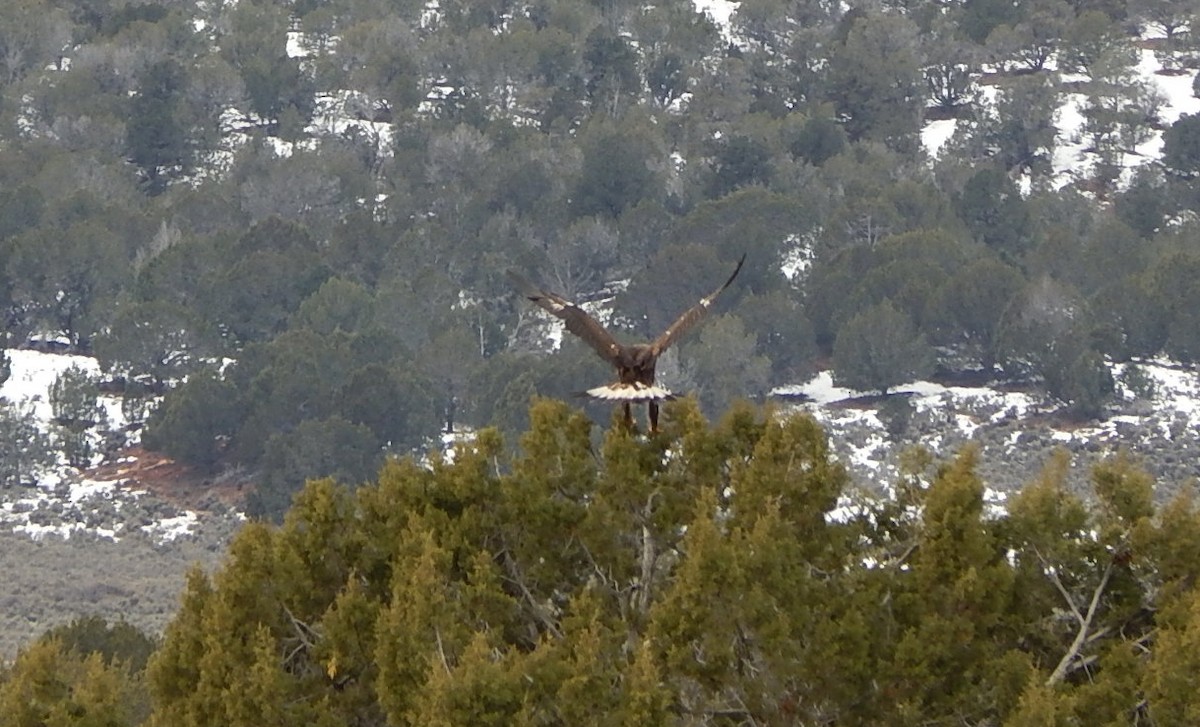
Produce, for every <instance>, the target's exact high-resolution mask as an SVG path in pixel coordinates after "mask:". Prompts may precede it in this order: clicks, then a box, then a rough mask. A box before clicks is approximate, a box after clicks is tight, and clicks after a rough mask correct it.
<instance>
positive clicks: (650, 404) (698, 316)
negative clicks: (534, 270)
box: [508, 255, 746, 433]
mask: <svg viewBox="0 0 1200 727" xmlns="http://www.w3.org/2000/svg"><path fill="white" fill-rule="evenodd" d="M745 261H746V256H745V255H742V257H741V259H740V260H738V263H737V267H736V268H734V269H733V274H732V275H730V276H729V279H728V280H726V281H725V282H724V283H722V284H721V286H720V287H719V288H717V289H716V290H714V291H713V292H711V293H709V294H708V295H706V296H704V297H703V298H701V299H700V302H699V303H697V304H696V305H694V306H692V307H691V308H689V309H688V310H686V311H685V312H684V313H683V315H681V316H679V318H677V319H675V322H674V323H672V324H671V325H670V326H668V327H667V330H665V331H663V332H662V333H661V334H660V335H659V336H658V338H655V339H654V340H653V341H651V342H650V343H637V344H632V345H628V346H627V345H624V344H621V343H618V342H617V340H616V339H615V338H613V336H612V334H611V333H609V332H608V330H607V329H605V328H604V326H602V325H600V323H599V321H597V320H596V319H595V318H592V317H591V316H590V315H588V314H587V313H586V312H585V311H584V310H583V309H582V308H580V307H579V306H577V305H575V304H574V303H572V302H571V301H569V300H567V299H566V298H564V297H562V296H561V295H559V294H557V293H551V292H549V291H546V290H542V289H540V288H538V287H537V286H534V285H532V284H531V283H530V282H529V281H528V280H526V279H525V278H523V277H521V276H520V275H518V274H517V273H515V272H513V271H511V270H510V271H509V272H508V277H509V278H510V279H511V280H512V281H513V283H514V284H515V285H516V286H517V288H518V289H520V290H521V293H522V294H523V295H524V296H525V297H526V298H528V299H529V300H530V301H532V302H533V303H534V305H536V306H538V307H539V308H541V309H542V310H544V311H546V312H547V313H549V314H550V315H552V316H554V317H555V318H559V319H562V321H563V323H565V324H566V327H567V330H568V331H570V332H571V333H574V334H575V335H576V336H579V337H580V338H582V339H583V340H584V341H585V342H586V343H587V344H588V345H589V346H591V347H592V348H593V349H594V350H595V351H596V353H598V354H600V358H602V359H604V360H605V361H607V362H609V363H610V364H612V366H613V367H614V368H616V370H617V380H616V381H614V382H613V383H611V384H607V385H605V386H597V387H595V388H593V389H588V390H587V391H586V392H585V393H586V394H587V396H590V397H592V398H594V399H600V400H603V401H614V402H621V403H622V405H623V406H624V408H625V425H626V426H628V427H630V428H632V427H633V413H632V412H631V410H630V407H631V405H632V404H636V403H641V402H645V403H646V405H647V409H648V414H649V419H650V432H651V433H654V432H657V431H658V404H659V402H660V401H666V400H669V399H673V398H675V395H674V394H672V393H671V392H670V391H668V390H667V389H665V388H663V387H661V386H659V385H658V384H656V383H655V382H654V367H655V365H656V364H657V363H658V357H659V356H661V355H662V353H663V351H666V350H667V348H669V347H670V346H671V344H673V343H675V342H676V341H678V340H679V339H680V338H682V337H683V335H684V334H685V333H687V332H688V331H689V330H691V329H692V328H693V327H694V326H695V325H696V324H697V323H699V322H700V321H701V320H703V318H704V316H705V315H707V314H708V310H709V308H711V307H712V304H713V301H714V300H716V299H717V296H718V295H720V294H721V292H722V291H724V290H725V289H726V288H728V287H729V285H730V283H732V282H733V279H734V278H736V277H737V275H738V273H739V272H741V270H742V263H744V262H745Z"/></svg>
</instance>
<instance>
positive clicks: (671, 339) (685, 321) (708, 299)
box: [650, 253, 746, 356]
mask: <svg viewBox="0 0 1200 727" xmlns="http://www.w3.org/2000/svg"><path fill="white" fill-rule="evenodd" d="M744 262H746V255H745V254H744V253H743V254H742V257H741V259H740V260H738V264H737V267H736V268H734V269H733V274H732V275H730V276H729V279H728V280H726V281H725V282H724V284H722V285H721V287H719V288H717V289H716V290H714V291H713V292H711V293H709V294H708V295H706V296H705V297H703V298H701V299H700V302H699V303H697V304H696V305H694V306H692V307H691V308H689V309H687V310H686V311H684V313H683V315H681V316H679V318H676V319H675V322H674V323H672V324H671V325H670V327H669V328H667V330H665V331H663V332H662V334H661V335H660V336H659V337H658V338H656V339H654V342H653V343H651V344H650V350H651V351H652V352H653V354H654V355H655V356H658V355H660V354H661V353H662V352H663V351H665V350H667V349H668V348H669V347H670V346H671V344H673V343H675V342H676V341H678V340H679V339H680V338H682V337H683V335H684V334H685V333H687V332H688V331H689V330H691V329H692V327H693V326H695V325H696V324H697V323H699V322H700V321H701V320H703V319H704V317H705V316H706V315H708V309H709V308H710V307H712V304H713V301H714V300H716V299H717V296H718V295H720V294H721V293H722V292H723V291H724V290H725V289H726V288H728V287H729V285H730V283H732V282H733V279H734V278H736V277H737V275H738V273H740V272H741V271H742V263H744Z"/></svg>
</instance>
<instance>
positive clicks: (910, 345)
mask: <svg viewBox="0 0 1200 727" xmlns="http://www.w3.org/2000/svg"><path fill="white" fill-rule="evenodd" d="M833 367H834V371H835V375H836V376H837V380H838V382H839V383H841V384H843V385H845V386H849V387H851V388H854V389H859V390H863V391H871V390H878V391H881V392H883V393H885V394H886V393H887V390H888V389H890V388H892V387H893V386H896V385H898V384H904V383H907V382H909V381H913V380H916V379H919V378H921V377H923V376H926V375H927V374H929V373H930V372H931V371H932V370H933V353H932V351H931V349H930V347H929V344H928V343H927V342H926V340H925V338H924V336H922V335H920V334H919V333H917V330H916V327H915V326H914V325H913V322H912V319H911V318H909V316H908V315H907V314H905V313H904V312H902V311H900V310H897V309H896V307H895V306H894V305H892V302H891V301H890V300H887V299H885V300H884V301H883V302H882V303H880V304H879V305H876V306H872V307H870V308H867V309H866V310H864V311H863V312H862V313H860V314H858V315H856V316H854V317H853V318H851V319H850V321H849V322H847V323H846V325H844V326H843V327H842V329H841V330H840V331H838V335H837V340H836V341H835V342H834V344H833Z"/></svg>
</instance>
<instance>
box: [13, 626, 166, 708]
mask: <svg viewBox="0 0 1200 727" xmlns="http://www.w3.org/2000/svg"><path fill="white" fill-rule="evenodd" d="M138 691H140V684H139V683H138V680H137V679H136V678H135V677H134V676H133V675H131V674H130V672H129V671H128V670H127V668H126V667H123V666H121V665H118V664H106V663H105V661H104V658H103V656H102V655H101V654H99V653H98V652H94V653H92V654H91V655H90V656H82V655H80V654H78V653H75V652H73V651H71V650H69V649H68V648H67V647H65V646H64V645H63V643H62V642H61V641H59V640H58V639H56V638H46V639H42V640H39V641H37V642H35V643H34V644H33V645H31V646H30V647H28V648H27V649H25V650H23V651H22V652H21V653H20V654H18V655H17V658H16V660H15V661H14V662H13V664H12V667H11V668H10V669H8V670H7V673H6V674H4V677H3V680H2V681H0V715H2V716H0V724H3V725H5V727H9V726H10V725H11V727H42V726H43V725H46V726H50V725H55V726H57V725H63V726H64V727H65V726H66V725H72V726H73V727H126V726H129V725H134V724H138V723H140V722H141V720H142V719H143V718H144V714H141V713H140V711H141V710H140V709H139V704H138V702H137V700H136V699H135V695H136V694H137V693H138Z"/></svg>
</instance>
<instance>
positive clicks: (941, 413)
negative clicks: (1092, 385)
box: [771, 358, 1200, 517]
mask: <svg viewBox="0 0 1200 727" xmlns="http://www.w3.org/2000/svg"><path fill="white" fill-rule="evenodd" d="M1133 365H1136V366H1137V367H1138V369H1139V371H1140V372H1141V374H1142V376H1143V377H1144V379H1145V380H1146V381H1148V382H1149V388H1150V390H1151V394H1150V395H1149V397H1148V398H1146V399H1144V400H1141V401H1138V400H1137V396H1136V395H1135V394H1134V393H1133V392H1131V391H1130V390H1129V389H1128V387H1127V386H1125V385H1124V384H1118V392H1117V394H1118V396H1117V400H1116V401H1115V402H1114V404H1113V406H1112V407H1110V415H1109V416H1107V417H1105V418H1104V419H1102V420H1100V421H1097V422H1094V423H1091V424H1086V425H1082V426H1073V425H1070V424H1067V423H1062V424H1054V422H1055V421H1057V420H1055V419H1054V418H1053V417H1047V416H1045V415H1052V414H1054V413H1055V412H1056V411H1058V410H1059V409H1060V408H1061V406H1062V405H1061V404H1060V403H1058V402H1055V401H1052V400H1049V399H1047V398H1044V397H1043V396H1042V395H1040V394H1034V393H1028V392H1025V391H1002V390H998V389H995V388H990V387H983V386H943V385H941V384H937V383H933V382H928V381H915V382H911V383H909V384H905V385H903V386H898V387H896V388H895V389H893V390H892V394H893V395H894V396H905V395H907V400H908V401H909V403H910V404H912V407H913V411H914V412H915V413H914V415H913V416H914V419H915V418H920V419H921V425H922V426H921V431H920V433H919V434H917V435H915V441H909V440H910V439H913V438H914V437H913V435H911V434H910V435H909V436H908V437H906V441H904V442H903V443H900V444H896V443H893V442H892V441H890V440H889V438H888V436H887V429H886V426H885V424H884V422H883V420H881V419H880V414H879V411H878V410H877V408H876V407H877V406H878V403H879V400H878V399H873V398H869V397H868V396H867V394H864V393H863V392H857V391H854V390H851V389H847V388H845V387H839V386H837V385H836V384H835V383H834V380H833V377H832V376H831V374H830V372H828V371H822V372H821V373H819V374H817V375H816V376H814V377H813V378H812V379H811V380H809V381H807V382H805V383H803V384H798V385H794V386H787V387H780V388H778V389H775V390H774V391H772V392H771V393H772V395H773V396H777V397H783V398H785V399H789V398H801V399H802V401H801V402H799V403H797V404H795V405H794V406H795V408H796V409H797V410H800V411H805V412H807V413H809V414H811V415H812V416H813V417H814V418H815V419H816V420H817V421H818V422H820V423H821V424H822V426H824V427H825V429H826V431H827V432H828V433H829V437H830V443H831V446H832V448H833V450H834V453H835V456H836V457H837V458H838V459H839V460H841V461H843V462H845V463H846V465H847V466H848V467H849V468H850V469H851V471H852V472H854V473H856V475H857V476H858V477H859V478H860V479H862V480H863V481H864V482H868V483H870V484H871V485H872V486H873V487H878V486H883V487H885V488H886V487H887V486H888V485H889V484H890V482H891V481H892V480H893V478H894V477H895V475H896V474H897V472H898V468H897V464H898V462H897V457H898V454H899V452H900V451H902V450H903V449H905V448H907V447H909V446H911V445H912V444H919V445H921V446H923V447H925V448H926V449H928V450H930V451H931V452H935V453H938V454H940V455H947V454H950V453H951V452H952V451H954V450H955V449H957V448H958V447H959V446H960V445H961V444H963V443H964V442H966V441H969V440H972V439H979V438H980V436H982V435H983V434H984V433H986V432H990V431H992V430H997V429H998V430H999V431H1001V432H1004V433H1006V434H1005V435H1004V437H1003V438H1002V439H999V440H998V439H997V438H996V437H995V436H993V437H991V439H990V441H991V443H992V444H991V445H990V446H993V447H998V449H999V450H1000V451H1002V452H1012V451H1014V450H1015V449H1016V448H1018V447H1020V446H1022V439H1023V437H1024V436H1025V435H1026V434H1029V433H1031V432H1042V433H1043V434H1044V436H1045V437H1046V438H1048V439H1049V440H1050V441H1053V442H1057V443H1060V444H1063V445H1071V446H1074V447H1080V446H1084V445H1086V447H1087V448H1088V449H1091V450H1093V451H1096V452H1099V453H1106V452H1107V453H1112V452H1115V451H1116V449H1117V448H1118V447H1133V448H1138V447H1141V448H1143V450H1145V448H1146V447H1149V448H1151V449H1152V448H1153V441H1151V440H1150V439H1148V438H1152V437H1156V436H1157V437H1162V438H1165V439H1168V440H1178V439H1179V438H1181V437H1186V438H1191V439H1194V438H1195V437H1196V432H1197V429H1198V428H1200V373H1197V372H1196V371H1195V370H1192V369H1190V368H1188V367H1185V366H1181V365H1180V364H1178V363H1175V362H1173V361H1170V360H1168V359H1164V358H1158V359H1154V360H1150V361H1144V362H1140V363H1137V364H1133ZM1126 366H1127V365H1123V364H1112V365H1111V368H1112V373H1113V376H1114V378H1115V379H1117V380H1118V382H1120V381H1121V380H1122V376H1123V374H1124V373H1125V368H1126ZM1012 427H1015V431H1009V428H1012ZM1004 498H1005V494H1004V493H1003V492H1000V491H993V492H991V493H989V494H987V495H986V496H985V500H986V501H987V502H988V507H989V508H990V509H996V510H997V511H998V509H999V508H1002V507H1003V504H1004ZM843 516H846V513H845V512H843V513H841V514H840V515H839V517H843Z"/></svg>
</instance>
